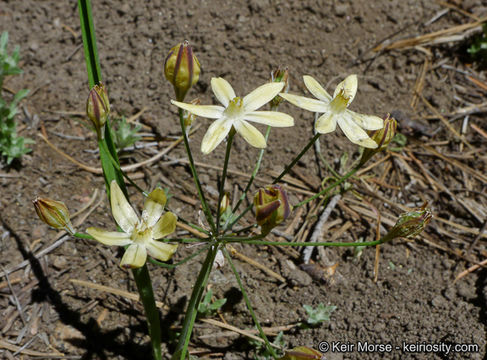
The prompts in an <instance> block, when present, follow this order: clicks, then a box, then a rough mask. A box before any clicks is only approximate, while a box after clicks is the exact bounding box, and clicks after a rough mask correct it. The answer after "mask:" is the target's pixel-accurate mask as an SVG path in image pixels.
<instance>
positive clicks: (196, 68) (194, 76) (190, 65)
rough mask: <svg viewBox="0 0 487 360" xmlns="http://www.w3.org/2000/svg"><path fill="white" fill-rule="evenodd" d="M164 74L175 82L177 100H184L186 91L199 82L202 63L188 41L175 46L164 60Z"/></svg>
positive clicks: (170, 80) (171, 81) (172, 82)
mask: <svg viewBox="0 0 487 360" xmlns="http://www.w3.org/2000/svg"><path fill="white" fill-rule="evenodd" d="M164 75H165V76H166V79H167V80H168V81H169V82H170V83H171V84H173V86H174V91H175V92H176V100H178V101H183V100H184V97H185V96H186V93H187V92H188V90H189V89H191V87H192V86H193V85H194V84H196V83H197V82H198V79H199V77H200V63H199V61H198V59H197V58H196V56H195V55H194V54H193V49H192V48H191V45H189V42H188V41H184V42H183V43H182V44H178V45H176V46H175V47H173V48H172V49H171V50H170V51H169V54H168V55H167V57H166V60H165V62H164Z"/></svg>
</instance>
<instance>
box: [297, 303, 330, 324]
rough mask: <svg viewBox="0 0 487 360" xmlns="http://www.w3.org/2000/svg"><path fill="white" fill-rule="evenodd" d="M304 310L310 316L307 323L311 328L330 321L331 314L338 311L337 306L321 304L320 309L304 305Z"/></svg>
mask: <svg viewBox="0 0 487 360" xmlns="http://www.w3.org/2000/svg"><path fill="white" fill-rule="evenodd" d="M303 308H304V310H305V311H306V313H307V314H308V319H307V320H306V322H307V323H308V324H309V325H311V326H316V325H318V324H321V323H322V322H323V321H329V320H330V316H331V313H332V312H333V311H335V310H336V308H337V307H336V306H333V305H331V306H325V305H324V304H323V303H319V305H318V307H316V308H313V307H312V306H311V305H303Z"/></svg>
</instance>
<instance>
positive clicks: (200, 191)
mask: <svg viewBox="0 0 487 360" xmlns="http://www.w3.org/2000/svg"><path fill="white" fill-rule="evenodd" d="M179 122H180V124H181V130H182V131H183V140H184V147H185V148H186V153H187V155H188V161H189V167H190V168H191V174H192V175H193V179H194V184H195V185H196V191H197V192H198V197H199V199H200V201H201V206H202V207H203V213H204V214H205V218H206V221H208V224H210V226H211V229H212V230H213V231H214V232H216V226H215V222H214V221H213V216H212V215H211V211H210V208H209V206H208V203H207V202H206V198H205V194H204V193H203V189H202V187H201V182H200V179H199V177H198V173H197V171H196V167H195V166H194V160H193V154H192V153H191V148H190V147H189V141H188V134H187V133H186V125H185V124H184V116H183V110H182V109H179Z"/></svg>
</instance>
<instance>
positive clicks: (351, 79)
mask: <svg viewBox="0 0 487 360" xmlns="http://www.w3.org/2000/svg"><path fill="white" fill-rule="evenodd" d="M303 80H304V84H305V85H306V87H307V88H308V90H309V92H310V93H311V94H313V95H314V96H315V97H316V98H317V99H318V100H316V99H309V98H306V97H304V96H298V95H292V94H285V93H282V94H279V95H280V96H281V97H283V98H284V99H286V100H287V101H289V102H290V103H292V104H294V105H296V106H299V107H300V108H303V109H305V110H309V111H313V112H317V113H323V115H321V116H320V117H319V118H318V120H317V121H316V124H315V129H316V131H317V132H318V133H321V134H326V133H329V132H332V131H335V129H336V125H337V123H338V125H339V126H340V129H342V131H343V132H344V134H345V135H346V137H347V138H348V139H349V140H350V141H351V142H353V143H354V144H357V145H360V146H363V147H366V148H371V149H373V148H376V147H377V144H376V142H375V141H373V140H372V139H371V138H370V137H369V136H368V135H367V132H365V130H378V129H382V127H383V121H382V119H381V118H380V117H377V116H373V115H363V114H359V113H356V112H353V111H351V110H348V109H347V108H348V106H349V105H350V103H351V102H352V101H353V98H354V97H355V94H356V93H357V75H349V76H348V77H347V78H345V80H343V81H342V82H341V83H340V84H338V86H337V87H336V89H335V93H334V94H333V97H331V96H330V95H329V94H328V93H327V92H326V90H325V89H323V87H322V86H321V85H320V84H319V83H318V81H316V80H315V79H313V78H312V77H311V76H309V75H305V76H303ZM364 129H365V130H364Z"/></svg>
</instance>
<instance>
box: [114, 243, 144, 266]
mask: <svg viewBox="0 0 487 360" xmlns="http://www.w3.org/2000/svg"><path fill="white" fill-rule="evenodd" d="M146 260H147V250H146V249H145V246H144V245H138V244H132V245H130V246H129V247H128V248H127V250H125V254H123V257H122V261H121V262H120V266H121V267H123V268H124V269H136V268H140V267H141V266H143V265H144V264H145V261H146Z"/></svg>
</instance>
